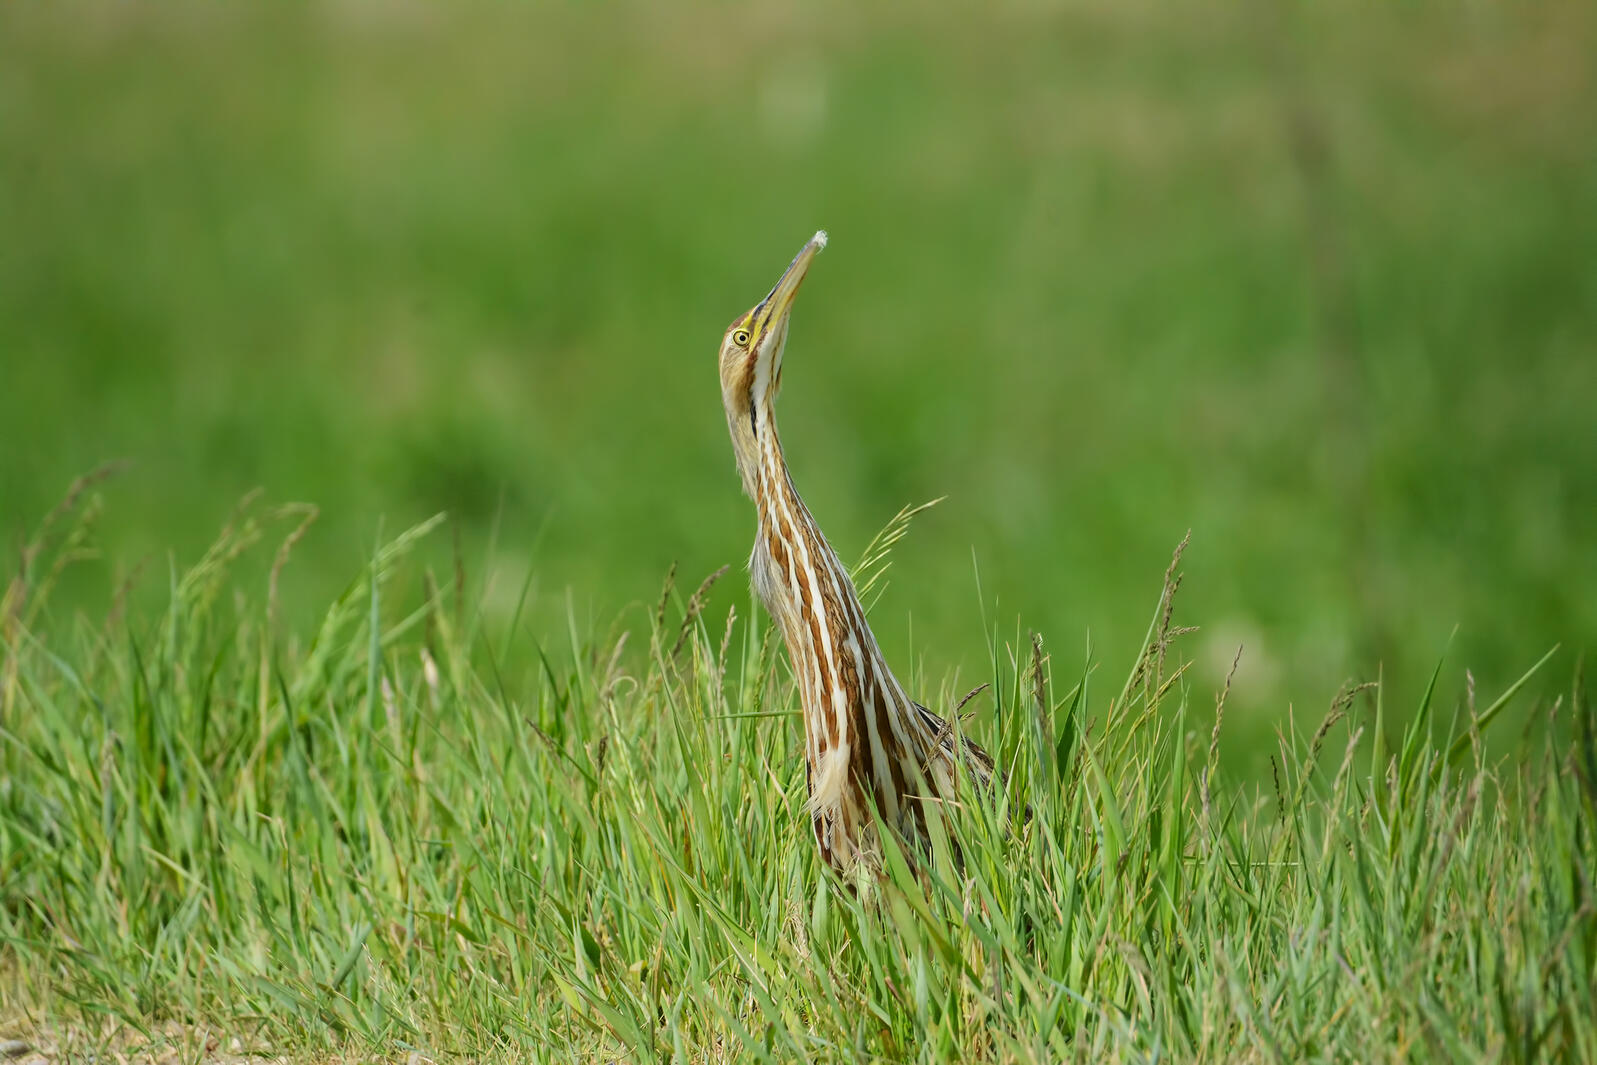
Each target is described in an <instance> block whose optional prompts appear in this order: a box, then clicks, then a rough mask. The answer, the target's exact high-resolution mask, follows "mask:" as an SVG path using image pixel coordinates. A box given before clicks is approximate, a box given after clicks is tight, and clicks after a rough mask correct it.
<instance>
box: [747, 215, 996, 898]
mask: <svg viewBox="0 0 1597 1065" xmlns="http://www.w3.org/2000/svg"><path fill="white" fill-rule="evenodd" d="M826 239H827V238H826V232H825V231H824V230H822V231H819V232H817V233H816V234H815V236H813V237H812V238H810V240H808V241H807V242H806V243H805V244H804V246H803V247H802V248H801V249H799V253H798V254H797V255H796V256H794V258H793V261H792V262H791V263H790V264H789V265H788V267H787V269H786V271H784V272H783V274H782V276H781V278H780V279H779V280H778V281H777V282H776V285H775V286H774V287H772V289H771V291H770V293H769V294H768V295H767V296H766V297H765V298H764V299H763V300H761V301H760V302H759V303H757V304H755V305H754V307H753V308H752V309H751V310H749V311H748V312H747V313H745V314H742V315H740V316H738V317H737V318H736V319H735V320H734V321H733V322H732V324H731V325H730V326H728V327H727V330H726V336H725V337H724V338H723V339H722V341H721V350H720V376H721V401H722V405H723V406H724V407H725V408H726V422H727V429H728V430H729V431H730V433H731V436H732V451H733V455H734V457H735V458H736V462H737V472H738V477H739V479H740V480H741V481H742V485H743V491H744V493H745V494H746V495H747V496H749V498H750V499H752V500H753V501H754V507H755V512H756V516H757V528H756V533H755V539H754V550H753V553H752V554H751V555H750V557H749V574H750V582H751V583H752V585H753V587H754V591H755V593H756V594H757V595H758V597H759V599H760V601H761V602H762V603H763V604H764V606H765V609H766V611H767V612H768V613H769V614H770V615H771V618H772V619H773V620H774V622H775V624H776V627H777V628H778V629H779V630H780V631H781V635H782V640H783V642H784V643H785V644H786V647H787V653H788V658H789V660H790V662H791V664H792V669H793V675H794V678H795V680H796V682H797V687H798V692H799V700H800V703H801V704H802V712H803V719H804V754H805V779H806V782H807V787H808V792H809V801H808V803H807V805H806V809H807V812H808V814H809V816H810V819H811V824H812V827H813V830H814V835H815V841H816V843H817V845H818V846H819V848H820V855H821V858H822V860H823V861H824V862H825V863H827V864H828V865H830V866H831V867H832V868H833V869H835V870H837V871H838V872H840V873H843V874H851V873H854V872H855V871H856V870H858V869H859V868H860V867H861V865H862V864H863V865H864V866H866V867H868V868H869V867H874V868H878V869H879V868H880V867H881V856H882V852H881V846H880V843H881V841H880V836H879V833H880V831H881V828H882V827H883V824H885V827H886V828H887V829H888V830H890V831H892V832H894V833H896V834H897V837H898V838H899V839H900V840H902V841H904V842H907V843H910V844H912V845H913V849H914V851H925V850H926V849H928V848H929V846H930V842H929V834H928V832H927V820H928V818H929V817H931V816H936V815H938V813H939V812H940V810H939V809H938V804H941V803H949V802H952V801H954V798H955V795H956V788H957V784H956V781H957V778H958V775H959V774H960V773H961V772H966V773H969V774H970V775H971V779H972V780H973V782H974V783H975V784H976V785H978V786H984V785H987V784H989V783H990V782H991V781H992V778H993V773H994V769H993V759H992V757H991V756H990V755H989V754H988V753H987V752H986V751H985V750H983V749H982V748H981V747H980V746H979V745H977V744H976V743H975V742H973V741H971V740H968V739H966V738H965V737H964V736H963V735H962V734H961V733H960V731H959V730H957V729H956V728H955V727H954V726H953V724H952V722H951V721H945V720H944V719H943V718H941V717H939V716H938V715H937V714H934V713H933V712H932V711H930V710H928V709H927V708H926V707H924V706H922V705H921V704H920V703H917V702H915V701H914V700H913V699H911V698H910V697H909V696H908V695H907V694H906V693H905V690H904V686H903V685H902V684H901V683H900V682H899V680H898V678H897V677H896V676H895V675H894V674H893V671H892V669H891V667H890V666H889V665H888V664H887V661H886V659H885V658H884V657H883V655H882V650H881V646H880V644H879V643H878V642H877V640H876V636H875V634H874V633H873V632H872V631H871V627H870V625H869V623H868V622H867V621H866V619H865V610H864V608H863V607H862V606H861V605H860V599H859V594H858V593H857V591H856V590H855V588H854V583H853V581H852V580H851V579H850V578H849V573H848V570H847V569H846V568H845V567H844V566H843V564H842V563H841V562H839V561H838V557H837V552H835V551H834V550H833V549H832V546H831V544H830V543H828V542H827V539H826V536H825V535H824V534H823V533H822V532H821V528H820V525H819V524H817V522H816V520H815V516H814V515H813V514H812V513H811V512H810V509H809V508H808V507H807V506H805V504H804V500H803V499H802V498H801V497H800V496H799V493H798V490H797V489H796V488H795V487H794V485H793V478H792V475H791V473H790V472H789V470H788V466H787V459H786V455H785V452H784V451H783V447H782V439H781V436H780V434H779V433H778V432H777V427H776V407H775V403H776V397H777V393H779V392H780V391H781V388H782V355H783V351H784V349H785V347H786V345H787V336H788V326H789V323H790V318H791V313H792V309H793V298H794V296H796V295H797V294H798V290H799V286H800V285H802V284H803V283H804V278H805V276H806V275H807V274H808V273H809V269H810V265H811V264H812V263H813V262H814V261H815V257H816V256H817V255H819V254H820V252H821V250H822V249H823V248H825V247H826ZM873 814H874V815H875V816H873Z"/></svg>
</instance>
